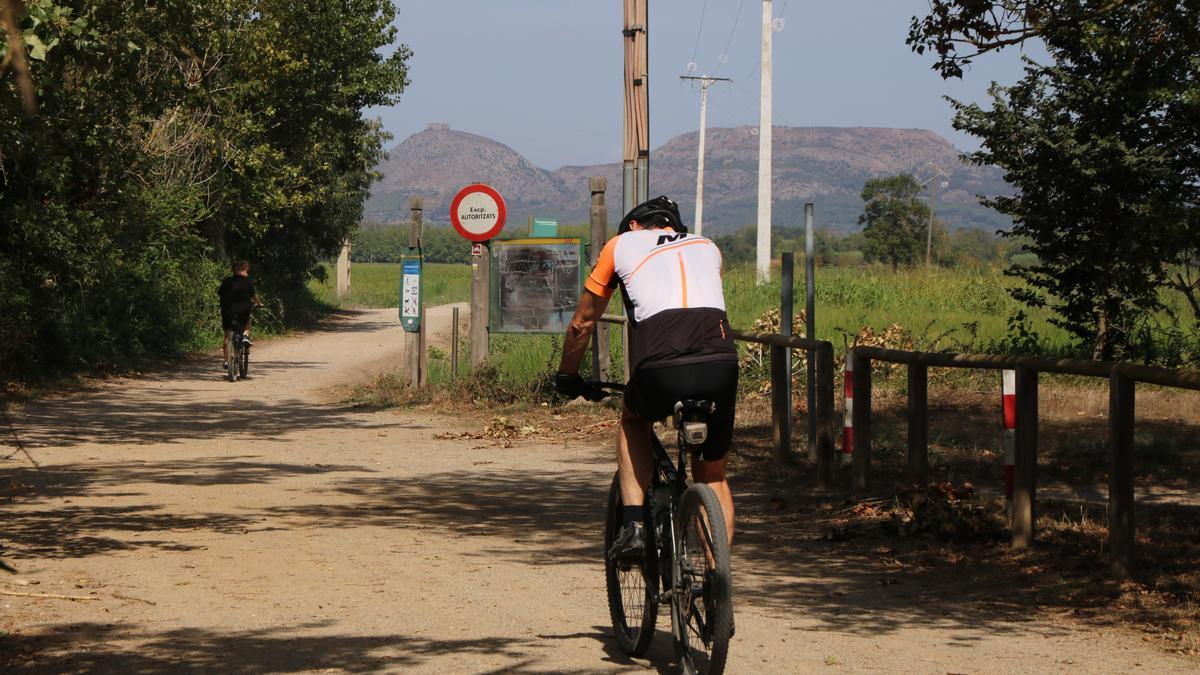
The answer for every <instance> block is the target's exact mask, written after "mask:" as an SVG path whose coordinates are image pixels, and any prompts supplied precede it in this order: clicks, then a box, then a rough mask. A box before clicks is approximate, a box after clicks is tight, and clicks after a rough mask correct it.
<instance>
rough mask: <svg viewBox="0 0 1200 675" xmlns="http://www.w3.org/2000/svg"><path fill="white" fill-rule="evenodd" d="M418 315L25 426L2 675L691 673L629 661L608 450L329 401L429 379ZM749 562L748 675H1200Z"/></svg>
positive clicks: (368, 324) (931, 590)
mask: <svg viewBox="0 0 1200 675" xmlns="http://www.w3.org/2000/svg"><path fill="white" fill-rule="evenodd" d="M394 312H395V310H382V311H366V312H359V313H355V314H353V315H351V316H348V317H345V318H343V319H342V320H339V321H337V322H335V323H334V324H333V325H332V326H331V327H330V328H328V329H326V330H323V331H319V332H315V333H312V334H308V335H304V336H300V337H294V338H289V339H281V340H276V341H269V342H267V341H264V342H262V343H261V344H260V345H258V346H257V347H256V348H255V352H254V363H253V364H252V368H253V372H252V375H253V378H252V379H250V380H248V381H245V382H239V383H237V384H236V385H231V384H229V383H227V382H225V381H223V380H222V379H221V376H222V373H221V371H220V369H219V368H218V367H215V366H219V364H217V363H214V362H212V361H213V360H212V359H209V360H206V361H203V362H196V363H192V364H188V365H184V366H182V367H180V368H178V369H175V370H173V371H171V372H168V373H163V374H158V375H153V376H147V377H144V378H139V379H131V380H123V381H119V382H115V383H113V384H111V385H109V386H105V387H103V388H101V389H99V390H96V391H90V392H84V393H79V394H76V395H72V396H69V397H65V398H61V399H57V400H48V401H43V402H40V403H38V404H36V405H31V406H28V407H27V408H26V409H24V410H21V411H18V412H17V414H16V415H15V422H16V426H17V427H18V430H19V432H20V434H21V437H22V439H23V440H24V442H25V443H26V445H27V447H28V449H29V452H30V453H31V455H32V456H33V457H34V458H35V459H36V460H37V462H38V463H39V464H40V465H41V473H39V472H37V471H35V470H33V469H32V468H31V467H30V466H29V463H28V462H27V461H26V462H23V463H22V464H20V465H18V463H17V462H18V460H21V455H17V456H14V457H11V458H9V459H6V460H3V461H0V476H4V477H5V478H6V479H11V486H10V487H6V488H5V489H6V490H10V491H11V490H13V489H15V490H16V491H17V496H16V499H15V501H14V502H13V503H11V504H7V505H4V506H2V507H0V508H3V511H0V513H2V514H3V517H4V522H5V527H4V530H3V532H2V533H0V545H3V546H4V547H5V552H4V556H5V557H6V558H7V559H8V560H10V561H11V562H14V563H15V564H16V565H17V566H18V567H19V568H20V569H21V570H22V572H23V573H22V574H21V575H20V576H17V577H12V576H3V577H0V591H3V592H4V593H6V595H0V630H2V631H3V633H0V671H3V672H8V673H23V672H66V671H104V672H120V673H166V672H180V671H202V672H236V673H250V672H297V671H322V672H373V671H392V672H430V673H433V672H437V673H446V672H495V673H498V672H506V673H507V672H511V673H517V672H558V673H601V672H625V671H628V672H636V671H645V670H659V671H662V672H674V671H673V669H672V666H671V665H670V661H671V655H670V648H669V640H668V638H667V637H666V634H665V633H662V629H664V628H666V626H665V625H664V624H663V623H660V635H659V638H658V639H657V640H656V644H655V648H654V649H653V650H652V653H651V654H650V657H649V659H648V660H638V661H631V660H629V659H627V658H625V657H624V656H623V655H622V654H620V653H619V651H618V650H617V648H616V646H615V644H614V643H613V641H612V640H611V639H610V638H609V637H608V628H607V623H608V616H607V610H606V606H605V601H604V588H603V578H602V569H601V566H600V561H599V555H598V548H599V545H598V541H599V540H600V537H601V516H602V508H603V506H602V504H603V498H604V493H605V489H606V486H607V481H608V476H609V475H610V473H611V471H612V467H611V465H610V460H609V451H608V450H607V449H604V448H596V447H590V446H582V445H578V444H568V445H562V444H559V445H550V444H541V445H539V444H528V445H520V446H518V447H515V448H509V449H499V448H493V447H483V448H480V447H476V446H477V445H478V444H477V443H472V442H470V441H445V440H438V439H437V438H435V436H436V435H438V434H440V433H444V432H446V431H461V430H464V429H465V428H470V429H478V426H479V422H478V421H470V420H461V419H453V418H446V417H435V416H431V415H428V414H413V413H408V412H392V411H387V412H363V411H356V410H353V409H350V408H347V407H344V406H339V405H336V404H329V403H327V402H326V401H327V400H328V388H329V387H332V386H334V385H337V384H342V383H345V382H347V381H348V380H353V379H355V378H365V377H367V376H369V375H370V374H371V373H372V372H375V371H377V370H379V369H380V368H382V367H384V366H392V365H396V364H399V363H401V362H402V361H401V351H400V344H401V343H402V340H401V336H400V334H399V331H398V329H397V328H396V322H395V320H394ZM9 440H11V439H6V441H5V442H7V441H9ZM14 450H15V448H13V447H12V446H11V445H5V446H3V447H0V457H4V456H7V455H9V454H10V453H11V452H12V451H14ZM18 466H19V467H20V468H15V469H14V467H18ZM5 484H6V485H10V481H7V480H6V481H5ZM22 484H23V485H28V486H31V487H32V489H30V490H28V491H21V490H20V485H22ZM4 494H6V495H7V494H9V492H5V493H4ZM739 537H741V539H740V540H739V547H738V549H737V550H736V555H735V580H736V584H737V592H738V595H737V602H738V603H739V604H738V605H737V616H738V622H737V624H738V635H737V638H736V639H735V644H734V647H733V654H732V657H731V667H730V669H729V672H732V673H746V672H760V673H790V672H812V671H819V670H829V671H844V672H872V671H876V672H918V673H926V672H928V673H945V672H955V673H959V672H961V673H968V672H969V673H993V672H994V673H1013V672H1030V673H1033V672H1039V673H1040V672H1081V671H1086V672H1131V671H1146V672H1195V670H1196V666H1197V664H1196V661H1195V660H1183V659H1180V658H1176V657H1173V656H1170V655H1167V654H1163V653H1162V652H1160V651H1158V650H1157V649H1155V648H1153V647H1152V646H1149V645H1147V644H1145V643H1143V642H1141V641H1139V640H1137V639H1136V638H1134V637H1131V636H1129V635H1128V634H1126V633H1123V632H1120V631H1117V630H1115V629H1114V630H1112V631H1107V630H1097V629H1095V628H1091V629H1084V628H1082V627H1079V626H1077V625H1076V624H1074V623H1072V622H1071V621H1069V620H1049V619H1039V620H1031V619H1028V618H1027V617H1025V616H1024V611H1023V610H1020V609H1019V608H1016V607H1014V606H1011V605H1009V604H1007V603H1006V598H1005V597H1004V594H1003V591H1002V589H1001V590H1000V591H998V593H997V595H996V597H995V598H994V599H993V600H990V601H986V602H984V601H972V602H965V603H957V604H952V603H945V602H940V601H939V602H934V601H931V600H930V599H929V596H930V595H935V596H938V597H944V596H945V595H946V594H947V593H949V594H953V592H954V589H946V588H939V587H937V584H936V583H932V582H931V583H929V585H926V582H924V581H921V580H920V578H917V579H913V580H903V579H902V580H901V583H896V584H895V585H892V584H891V583H890V582H889V583H887V584H881V583H880V580H879V579H878V577H877V575H875V574H873V573H868V572H865V571H862V570H856V569H851V568H848V566H847V565H845V564H844V563H842V562H841V561H839V560H838V558H837V556H836V555H835V554H834V553H833V550H832V549H831V548H830V547H829V545H828V543H827V542H823V541H811V542H806V543H805V544H804V545H802V546H790V545H789V546H787V547H783V546H780V545H777V544H775V543H773V542H774V538H773V536H772V533H771V532H770V531H768V530H767V529H765V528H758V529H755V528H754V527H748V528H746V529H745V530H743V532H742V533H741V534H740V535H739ZM934 581H936V580H934ZM17 584H25V585H17ZM7 593H26V594H43V595H48V594H57V595H71V596H82V597H88V598H93V599H91V600H64V599H49V598H30V597H21V596H14V595H7ZM974 595H976V596H977V595H978V593H975V594H974Z"/></svg>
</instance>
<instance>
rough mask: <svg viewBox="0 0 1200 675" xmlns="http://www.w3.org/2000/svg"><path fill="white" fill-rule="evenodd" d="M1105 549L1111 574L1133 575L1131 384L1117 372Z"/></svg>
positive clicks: (1111, 383) (1111, 403) (1112, 382)
mask: <svg viewBox="0 0 1200 675" xmlns="http://www.w3.org/2000/svg"><path fill="white" fill-rule="evenodd" d="M1108 425H1109V453H1110V455H1109V464H1108V547H1109V551H1110V552H1111V556H1112V561H1111V562H1112V571H1113V573H1114V574H1116V575H1119V576H1124V577H1127V576H1129V575H1131V574H1133V556H1134V541H1135V539H1134V519H1133V425H1134V381H1133V380H1131V379H1129V378H1125V377H1121V376H1120V375H1119V374H1118V373H1117V371H1116V369H1115V368H1114V369H1113V374H1112V375H1110V376H1109V378H1108Z"/></svg>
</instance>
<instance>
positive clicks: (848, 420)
mask: <svg viewBox="0 0 1200 675" xmlns="http://www.w3.org/2000/svg"><path fill="white" fill-rule="evenodd" d="M853 363H854V352H851V351H847V352H846V368H845V371H844V376H845V378H846V383H845V387H844V388H843V391H844V394H845V401H846V405H845V408H846V417H845V419H844V420H843V422H842V463H843V464H849V463H850V462H851V459H852V457H853V455H854V365H853Z"/></svg>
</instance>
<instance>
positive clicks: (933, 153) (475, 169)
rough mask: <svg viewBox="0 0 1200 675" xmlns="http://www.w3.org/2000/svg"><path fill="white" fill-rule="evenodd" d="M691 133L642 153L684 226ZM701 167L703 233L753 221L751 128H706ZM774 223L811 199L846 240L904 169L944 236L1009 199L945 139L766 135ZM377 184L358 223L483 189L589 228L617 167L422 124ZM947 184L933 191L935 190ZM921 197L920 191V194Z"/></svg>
mask: <svg viewBox="0 0 1200 675" xmlns="http://www.w3.org/2000/svg"><path fill="white" fill-rule="evenodd" d="M698 134H699V132H691V133H685V134H681V135H679V136H676V137H674V138H672V139H670V140H669V141H667V142H666V143H665V144H663V145H662V146H661V147H658V148H656V149H654V150H652V151H651V153H650V193H651V195H657V194H666V195H668V196H670V197H671V198H672V199H674V200H675V201H677V202H678V203H679V205H680V209H681V211H682V213H683V217H684V221H685V222H687V223H691V221H692V218H693V215H694V208H695V207H694V203H695V193H696V152H697V145H698V141H699V138H698ZM705 143H706V146H707V150H706V153H705V154H706V161H705V169H704V177H705V185H704V230H705V233H706V234H722V233H728V232H731V231H734V230H736V229H739V228H741V227H743V226H745V225H747V224H751V223H754V222H755V220H756V218H757V199H758V135H757V129H756V128H753V127H735V128H710V129H709V130H708V136H707V138H706V139H705ZM772 155H773V189H774V197H773V202H772V221H773V223H774V224H775V225H778V226H801V225H803V208H804V203H805V202H813V204H814V210H815V214H816V215H815V220H816V223H817V224H818V225H819V226H826V227H830V228H832V229H835V230H839V231H843V232H847V231H853V230H855V229H857V228H858V227H859V225H858V223H857V221H858V216H859V215H861V213H862V199H861V198H860V196H859V195H860V193H861V192H862V188H863V183H865V182H866V180H867V179H869V178H873V177H877V176H886V175H893V174H897V173H901V172H907V173H912V174H913V175H915V176H917V177H918V178H919V179H922V180H924V179H926V178H928V177H929V176H931V175H932V174H933V173H934V171H935V167H936V169H937V170H940V171H941V172H942V173H943V174H944V176H943V178H942V180H940V181H938V184H939V192H938V195H937V205H936V211H937V217H938V219H939V220H941V221H942V222H944V223H945V224H946V225H947V226H948V227H950V228H961V227H981V228H987V229H996V228H1002V227H1006V226H1007V225H1008V224H1009V221H1008V220H1007V219H1006V218H1005V217H1004V216H1002V215H1001V214H999V213H996V212H995V211H993V210H991V209H989V208H986V207H984V206H982V205H980V204H979V201H978V196H980V195H982V196H994V195H999V194H1008V193H1010V192H1011V189H1010V188H1009V186H1008V184H1007V183H1005V182H1004V179H1003V175H1002V173H1001V172H1000V170H999V169H997V168H995V167H990V166H983V167H980V166H974V165H971V164H967V163H965V162H964V161H963V160H962V159H961V157H960V153H959V151H958V150H956V149H955V148H954V146H953V145H952V144H951V143H950V142H949V141H948V140H946V139H945V138H943V137H942V136H939V135H938V134H936V133H934V132H932V131H926V130H921V129H888V128H863V127H850V128H840V127H786V126H778V127H775V128H774V129H773V143H772ZM376 168H377V170H378V171H379V173H380V174H381V175H382V178H381V179H380V180H379V182H377V183H376V184H375V185H374V187H373V189H372V193H371V197H370V199H369V200H368V201H367V204H366V208H365V213H364V220H365V221H367V222H368V223H370V222H375V223H394V222H400V221H407V220H408V218H409V211H408V200H409V197H411V196H420V197H422V199H423V201H424V217H425V220H426V222H432V223H435V224H445V223H449V207H450V201H451V199H453V197H454V194H455V192H457V191H458V189H459V188H461V187H462V186H464V185H467V184H469V183H473V182H481V183H487V184H489V185H491V186H492V187H494V188H496V190H498V191H499V192H500V194H501V195H502V196H503V197H504V200H505V204H506V207H507V210H508V223H509V225H508V226H507V227H508V228H513V227H521V226H523V225H524V224H525V222H526V220H527V219H528V218H529V217H531V216H533V217H538V218H554V219H557V220H559V222H562V223H586V222H587V220H588V213H589V207H590V193H589V192H588V178H589V177H590V176H604V177H606V178H607V179H608V192H607V195H606V200H607V204H608V211H609V220H610V222H612V223H615V222H616V221H617V220H619V219H620V216H621V214H620V213H619V211H620V210H621V201H622V200H621V164H620V163H610V164H596V165H590V166H564V167H561V168H559V169H557V170H555V171H549V170H546V169H543V168H541V167H538V166H535V165H534V164H533V163H532V162H530V161H529V160H528V159H526V158H525V157H524V156H522V155H521V154H520V153H519V152H517V151H516V150H513V149H512V148H510V147H508V146H507V145H504V144H502V143H499V142H497V141H494V140H492V139H489V138H485V137H483V136H478V135H476V134H471V133H466V132H462V131H457V130H452V129H450V128H449V126H448V125H445V124H431V125H429V127H428V128H426V129H425V130H423V131H421V132H418V133H416V134H413V135H412V136H409V137H408V138H407V139H405V140H404V141H403V142H401V143H400V144H398V145H396V146H395V147H394V148H392V149H391V150H390V151H389V152H388V154H387V158H386V159H385V160H384V161H383V162H381V163H380V164H379V165H378V167H376ZM943 182H944V183H945V187H942V183H943ZM925 194H926V195H928V190H926V192H925Z"/></svg>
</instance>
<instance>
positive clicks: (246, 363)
mask: <svg viewBox="0 0 1200 675" xmlns="http://www.w3.org/2000/svg"><path fill="white" fill-rule="evenodd" d="M241 352H242V358H241V359H240V360H239V361H240V362H239V364H238V369H239V370H240V373H239V376H240V377H241V378H242V379H243V380H244V379H246V374H247V373H249V372H250V348H249V347H247V346H246V345H245V344H242V348H241Z"/></svg>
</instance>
